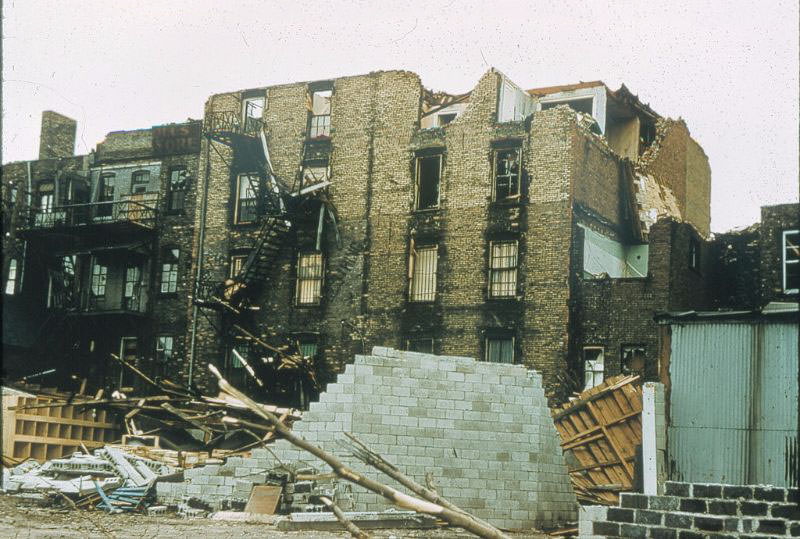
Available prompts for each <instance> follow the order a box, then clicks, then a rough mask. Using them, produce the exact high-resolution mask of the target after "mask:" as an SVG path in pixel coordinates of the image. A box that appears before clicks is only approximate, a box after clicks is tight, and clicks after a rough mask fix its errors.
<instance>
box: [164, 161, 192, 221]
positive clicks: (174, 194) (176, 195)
mask: <svg viewBox="0 0 800 539" xmlns="http://www.w3.org/2000/svg"><path fill="white" fill-rule="evenodd" d="M188 187H189V177H188V174H187V172H186V168H185V167H181V168H174V169H172V170H171V171H170V173H169V185H168V186H167V210H168V211H173V212H179V211H183V209H184V207H185V206H186V190H187V189H188Z"/></svg>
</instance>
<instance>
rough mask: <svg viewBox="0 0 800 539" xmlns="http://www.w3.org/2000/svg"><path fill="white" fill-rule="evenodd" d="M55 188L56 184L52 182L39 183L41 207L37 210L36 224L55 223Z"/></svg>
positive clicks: (46, 224)
mask: <svg viewBox="0 0 800 539" xmlns="http://www.w3.org/2000/svg"><path fill="white" fill-rule="evenodd" d="M54 189H55V185H54V184H53V183H52V182H47V183H43V184H40V185H39V193H38V196H39V209H38V211H37V212H36V224H37V225H38V226H51V225H52V224H53V215H52V213H53V207H54V206H55V192H54Z"/></svg>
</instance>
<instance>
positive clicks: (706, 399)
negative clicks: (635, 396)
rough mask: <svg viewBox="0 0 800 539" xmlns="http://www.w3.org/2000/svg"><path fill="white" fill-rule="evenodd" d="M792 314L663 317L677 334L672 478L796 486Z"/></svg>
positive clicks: (794, 323)
mask: <svg viewBox="0 0 800 539" xmlns="http://www.w3.org/2000/svg"><path fill="white" fill-rule="evenodd" d="M793 312H794V313H796V310H795V311H792V310H791V309H790V310H788V311H787V310H786V309H779V310H777V311H775V310H773V312H768V311H762V312H760V313H754V312H748V313H744V312H743V313H727V316H719V315H718V314H716V313H714V314H713V315H712V314H711V313H709V315H708V316H703V313H691V315H690V316H687V315H688V314H689V313H681V314H680V315H677V316H673V317H670V318H668V319H666V322H667V323H669V324H670V325H671V328H672V337H671V350H670V362H669V374H670V381H671V394H670V397H669V404H670V425H669V434H668V454H669V461H670V462H669V464H670V475H671V477H672V478H673V479H677V480H683V481H696V482H719V483H731V484H758V483H763V484H773V485H781V486H794V485H796V477H797V476H796V475H795V473H796V472H795V470H796V469H797V468H796V467H797V466H798V463H797V407H798V388H797V373H798V347H797V343H798V324H797V320H796V314H795V315H794V316H793V315H792V313H793ZM787 314H788V315H789V316H787ZM759 315H760V316H759Z"/></svg>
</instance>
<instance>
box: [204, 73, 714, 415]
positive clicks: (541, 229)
mask: <svg viewBox="0 0 800 539" xmlns="http://www.w3.org/2000/svg"><path fill="white" fill-rule="evenodd" d="M506 84H508V82H507V79H506V78H505V77H504V76H503V75H502V74H500V73H498V72H496V71H494V70H492V71H490V72H488V73H487V74H486V75H484V77H482V78H481V80H480V81H479V82H478V84H477V86H476V87H475V88H474V89H473V91H472V92H471V93H470V94H469V96H468V102H467V104H466V106H465V107H463V108H462V109H460V110H459V112H458V114H457V116H455V118H454V119H452V118H451V119H449V120H448V123H446V124H442V125H440V126H435V127H431V128H421V127H420V126H421V123H422V122H423V120H424V117H425V114H424V112H423V111H424V110H427V109H426V99H427V97H426V96H427V94H426V90H424V88H423V87H422V85H421V83H420V81H419V78H418V77H417V76H416V75H414V74H413V73H408V72H398V71H390V72H378V73H372V74H369V75H364V76H357V77H345V78H340V79H336V80H334V81H323V82H321V83H310V84H306V83H299V84H290V85H281V86H275V87H270V88H265V89H258V90H248V91H246V92H235V93H229V94H220V95H215V96H213V97H212V98H211V99H209V101H208V103H207V104H206V123H207V125H208V124H209V122H210V118H211V117H213V116H214V115H219V114H225V113H227V114H229V115H237V114H240V111H241V110H242V106H243V99H245V98H248V97H251V96H260V97H263V99H264V102H265V106H264V112H263V117H262V119H263V124H264V133H265V140H266V142H267V147H268V152H269V159H270V163H271V166H272V170H273V171H274V173H275V175H276V176H277V177H278V178H280V179H281V180H282V181H283V182H284V183H286V184H289V185H291V184H293V183H295V182H296V180H297V178H298V177H299V176H300V174H301V171H302V169H303V166H304V164H307V163H308V162H309V156H310V155H311V156H312V157H314V158H318V157H320V156H322V157H323V159H326V160H327V163H328V164H329V167H330V182H331V184H330V186H329V187H327V188H326V189H325V190H324V191H325V192H324V201H325V202H327V203H330V204H331V205H332V206H333V207H335V211H336V220H335V221H336V222H335V227H334V226H333V222H332V220H331V219H330V218H329V217H328V215H327V214H325V215H324V216H323V219H322V221H320V219H319V208H320V205H319V204H320V203H319V201H318V200H316V199H308V200H306V201H304V202H300V203H298V204H300V206H299V207H298V209H297V210H296V211H295V212H294V213H293V214H292V215H293V216H292V223H293V226H292V229H291V231H290V233H289V238H288V239H287V240H286V241H284V243H283V246H282V249H281V251H280V254H279V256H278V257H277V258H275V259H274V263H273V267H272V270H271V275H270V277H269V283H268V285H267V286H266V287H265V290H264V291H263V292H261V293H260V294H258V295H257V299H256V301H255V302H254V303H255V304H256V305H257V306H258V307H260V310H258V311H257V312H254V313H253V312H248V313H243V314H242V315H240V316H239V317H238V318H237V317H235V316H233V315H231V314H230V312H227V311H223V312H217V313H211V314H210V316H209V318H208V319H203V318H198V319H197V328H196V335H195V339H196V340H195V347H194V350H195V355H194V357H193V358H192V359H191V363H192V365H193V366H192V368H193V369H194V372H195V373H196V376H198V377H199V378H198V380H202V378H203V377H204V376H205V373H204V367H202V365H204V364H205V363H207V362H214V363H217V364H221V365H225V366H226V367H227V370H228V373H229V375H231V376H235V375H236V372H235V368H236V367H237V363H238V362H237V361H234V360H233V359H231V354H230V352H229V350H230V348H232V347H236V346H237V342H239V343H240V344H241V342H240V341H237V340H236V339H235V338H234V337H233V336H228V337H226V336H225V332H224V331H223V333H222V334H220V332H219V328H220V327H222V328H226V327H230V325H231V324H233V323H243V324H246V325H247V326H248V328H249V331H251V332H252V333H255V334H256V335H258V336H259V337H261V338H262V339H264V340H265V341H267V342H269V343H270V344H271V346H277V347H280V346H285V347H287V348H291V349H294V345H295V343H297V342H300V343H301V344H302V343H303V342H313V344H314V345H315V346H316V347H317V350H318V351H319V354H320V356H321V357H323V358H324V363H325V364H326V365H327V366H328V367H329V368H330V369H331V370H333V371H341V370H342V368H343V366H344V364H346V363H347V362H349V361H351V360H352V357H353V354H355V353H360V352H362V351H363V350H364V349H365V347H366V349H368V348H369V346H372V345H373V344H385V345H389V346H395V347H398V348H406V347H414V346H416V345H417V344H416V343H421V342H422V343H425V346H430V347H431V348H430V349H431V350H432V351H433V352H434V353H447V354H455V355H463V356H472V357H478V358H484V359H487V358H488V357H489V354H490V353H491V352H490V351H489V350H488V347H489V346H492V345H491V344H490V341H493V340H497V339H499V340H504V341H505V340H509V341H510V342H511V343H512V344H511V346H512V347H513V361H514V362H517V363H522V364H524V365H526V366H528V367H530V368H535V369H537V370H539V371H540V372H542V373H543V374H544V379H545V385H546V387H547V388H548V390H549V391H550V392H551V394H553V391H554V390H555V389H556V388H562V389H563V388H564V387H572V386H570V385H569V384H565V382H564V377H563V374H564V373H566V372H571V373H572V374H573V375H581V374H582V372H581V370H582V366H581V360H580V358H581V350H582V344H581V343H582V342H583V341H584V338H585V339H592V340H597V339H602V340H603V341H604V342H607V343H608V344H607V346H609V350H611V349H615V350H616V349H618V348H619V346H620V343H623V342H626V343H631V344H633V343H640V342H641V343H645V342H646V343H647V350H648V352H647V354H648V355H647V357H648V361H649V362H650V363H652V360H653V358H654V356H655V353H656V348H657V346H656V345H654V344H653V343H654V342H655V341H654V339H655V335H656V333H655V326H654V325H653V324H652V315H653V313H654V312H655V311H656V310H660V309H668V308H670V307H671V306H676V305H695V306H697V307H700V306H701V305H700V304H699V303H698V302H703V301H705V299H704V298H705V297H706V295H707V294H706V291H705V285H704V274H703V270H702V269H700V268H696V269H695V270H694V273H691V274H688V275H687V274H686V271H685V267H686V265H687V264H688V262H686V261H687V260H688V254H687V250H688V249H689V236H692V238H693V241H694V242H695V248H699V249H701V250H703V251H704V250H705V249H706V246H705V243H704V240H703V238H704V237H705V236H707V234H708V225H709V212H708V209H707V205H708V203H707V193H708V191H709V185H710V174H709V172H708V165H707V160H705V161H704V156H703V155H702V150H699V146H697V144H696V143H695V142H694V141H692V140H691V138H690V137H689V134H688V130H687V129H686V126H685V125H684V124H683V123H682V122H671V121H663V122H660V123H659V124H658V134H659V136H658V137H657V138H656V141H655V142H653V143H652V145H651V146H650V148H649V149H648V150H647V152H645V155H644V156H643V157H642V159H641V160H640V162H638V163H635V164H634V166H635V171H634V169H632V168H630V166H631V165H630V161H629V160H628V159H626V158H622V157H620V156H619V155H617V154H616V153H615V151H614V150H612V149H611V148H610V147H609V146H608V144H607V142H606V141H605V139H604V138H603V137H602V136H598V135H597V134H595V133H593V132H592V131H591V130H590V129H589V128H588V127H586V125H585V122H584V121H583V120H582V117H581V116H580V115H578V116H576V113H575V112H574V111H572V110H571V109H570V108H568V107H563V106H562V107H556V108H553V109H550V110H544V111H536V112H533V113H532V114H527V115H526V114H520V115H518V116H516V117H514V118H510V119H507V118H501V114H503V113H501V111H500V108H501V103H502V102H503V100H504V99H508V97H507V95H508V94H504V93H503V92H505V91H506V90H504V88H505V85H506ZM317 88H328V89H330V90H332V95H331V101H330V136H329V138H326V139H325V140H322V141H320V140H316V139H312V138H311V137H309V117H310V114H311V113H310V112H309V106H310V105H309V103H310V102H311V101H312V94H313V92H314V91H315V89H317ZM445 108H446V106H445ZM449 110H454V109H449ZM499 119H502V120H503V121H498V120H499ZM506 120H509V121H506ZM209 140H210V139H208V138H207V139H206V140H205V141H204V146H203V150H202V155H201V164H200V168H201V170H203V169H204V167H208V176H207V180H206V181H207V187H203V188H201V189H198V192H197V197H198V201H197V204H196V208H197V210H196V211H197V216H196V220H197V222H198V223H200V222H201V221H202V212H203V211H204V210H203V207H202V206H203V200H205V201H206V202H207V207H206V208H205V230H204V231H203V242H202V243H201V242H199V241H198V242H196V243H195V250H194V253H195V255H196V257H197V255H199V254H200V250H201V249H202V257H199V258H198V260H200V263H201V264H202V268H201V273H202V274H203V276H204V278H206V279H208V280H209V281H211V282H214V281H216V282H222V281H223V280H224V279H225V278H227V277H228V276H229V275H230V276H232V274H231V270H230V264H231V262H232V258H231V257H232V256H236V255H237V253H242V252H247V251H248V250H249V249H252V248H253V245H254V236H255V234H256V231H257V228H258V227H257V224H255V223H254V224H245V225H237V224H234V212H235V205H236V204H237V202H236V200H232V199H234V198H235V197H236V194H235V193H236V191H235V189H236V181H237V177H238V175H239V174H242V173H247V172H253V171H252V170H251V169H252V168H253V167H254V166H255V165H254V162H253V161H252V159H251V157H250V156H249V155H248V151H250V150H246V149H245V148H242V147H237V146H236V145H235V144H220V143H219V142H215V141H212V142H209ZM659 141H663V142H665V144H667V146H666V147H663V148H662V147H659V146H658V144H659ZM503 148H519V149H520V151H521V159H522V167H521V171H520V183H521V188H520V192H519V196H517V197H511V198H508V199H504V200H495V198H494V196H493V193H494V188H495V187H494V182H495V166H496V161H495V160H496V159H497V154H498V152H499V151H500V150H502V149H503ZM698 150H699V151H698ZM648 152H649V153H648ZM689 155H691V158H690V157H688V156H689ZM431 156H434V157H435V156H440V157H438V159H440V161H439V162H440V167H441V168H440V170H441V177H440V178H439V184H438V192H437V203H436V204H433V206H432V207H430V208H423V209H418V205H417V203H418V197H419V196H420V195H419V192H418V189H420V187H419V182H420V174H421V173H420V172H419V171H418V169H417V166H418V160H419V159H423V158H426V157H431ZM678 169H679V170H680V174H678V175H676V174H675V171H676V170H678ZM635 173H636V174H644V175H649V176H650V177H652V178H655V181H657V182H661V179H660V178H662V177H670V178H672V180H670V181H674V182H675V185H672V184H670V183H669V182H667V181H664V184H663V186H662V190H665V191H670V193H671V194H670V196H671V197H672V198H671V200H676V201H678V202H677V206H676V209H675V211H674V213H675V214H677V215H674V214H673V213H670V211H671V209H670V207H668V206H664V207H655V208H651V207H649V206H647V205H646V203H643V202H642V201H641V199H640V198H641V197H638V198H636V195H637V193H636V192H632V189H636V185H638V184H637V183H636V181H635V180H632V179H631V178H633V174H635ZM689 184H693V186H692V187H691V188H690V187H688V185H689ZM691 189H694V190H695V191H694V193H700V194H698V195H697V196H699V197H700V199H701V200H700V201H699V202H692V203H689V202H688V201H687V198H688V196H689V195H688V191H689V190H691ZM703 197H705V200H706V202H705V203H704V202H703V201H702V200H703ZM637 204H638V205H637ZM642 204H644V206H643V205H642ZM704 204H705V206H706V208H705V209H704V208H703V205H704ZM651 209H653V210H655V212H656V214H657V215H661V216H667V217H669V216H672V217H673V218H675V219H678V220H685V221H689V223H691V224H685V225H681V224H679V223H677V222H669V223H668V224H659V225H658V226H654V227H652V228H650V234H651V236H650V239H649V241H650V243H649V245H650V247H651V264H652V265H653V267H652V269H651V270H650V271H651V273H650V274H648V269H647V266H646V264H645V270H644V271H645V275H643V276H642V279H640V282H639V281H637V282H631V283H624V282H617V280H616V279H613V282H609V283H606V284H605V285H600V284H595V283H590V284H587V283H583V282H581V279H580V275H581V262H580V256H581V253H580V250H579V248H578V247H579V246H578V245H577V243H578V242H579V241H581V240H580V239H579V237H578V232H579V230H578V228H579V227H578V224H581V225H582V226H588V227H593V228H594V229H595V230H596V231H597V233H598V234H601V235H603V236H604V237H607V238H609V239H611V240H613V241H615V242H618V243H620V245H623V246H624V245H629V244H631V245H633V244H635V245H646V244H647V239H646V235H647V231H648V226H647V225H645V224H643V223H642V222H641V221H640V216H639V213H641V212H647V211H649V210H651ZM651 213H652V212H651ZM320 222H322V223H323V224H324V226H323V227H322V229H321V230H322V231H321V232H320ZM692 225H694V226H692ZM695 230H697V231H699V233H698V232H697V231H695ZM642 235H644V236H645V237H644V238H643V237H642ZM495 242H506V243H511V242H514V245H515V247H514V249H515V256H516V260H517V263H516V276H515V283H514V285H513V286H514V292H513V293H511V294H506V295H503V296H501V297H492V295H491V294H490V280H491V274H492V267H491V264H492V263H493V262H492V256H493V255H492V247H491V245H492V244H493V243H495ZM698 245H699V247H697V246H698ZM423 248H429V249H430V248H435V253H436V265H435V280H434V282H435V290H434V291H433V292H432V294H431V297H432V299H431V300H430V301H414V298H412V290H411V287H412V284H411V283H412V280H413V278H414V277H413V273H414V271H415V270H414V266H413V261H412V260H416V257H417V256H418V249H423ZM660 249H664V252H660V251H659V250H660ZM657 251H658V252H657ZM310 252H320V253H321V254H322V258H323V259H324V267H325V274H324V282H323V285H322V294H321V299H320V302H319V304H318V305H298V304H297V303H298V301H297V298H298V291H297V286H298V282H299V281H298V269H297V268H298V259H299V257H300V256H302V255H303V254H304V253H310ZM697 254H698V256H700V257H701V258H700V260H703V261H705V260H706V259H707V257H706V256H705V255H704V254H703V253H697ZM682 257H687V258H682ZM662 258H663V259H665V261H662ZM603 286H605V288H603ZM681 286H686V287H687V290H686V291H685V292H683V293H678V292H677V289H678V287H681ZM601 298H605V299H601ZM610 298H614V299H613V301H612V300H611V299H610ZM631 300H634V303H635V304H636V307H635V308H631ZM614 302H616V305H617V307H615V308H617V309H622V310H624V311H626V314H625V315H624V316H619V317H617V316H614V315H613V313H611V312H610V310H609V305H610V304H611V303H614ZM703 305H705V304H704V303H703ZM601 311H602V312H601ZM643 317H644V319H643ZM618 325H621V326H623V327H616V326H618ZM640 331H644V332H645V333H646V335H641V334H639V332H640ZM240 349H243V348H242V347H241V346H240V347H239V348H237V350H238V351H239V352H241V350H240ZM615 354H616V352H615ZM268 355H269V354H268V353H266V352H263V351H262V352H259V353H255V354H254V355H253V357H252V358H251V359H253V360H255V361H256V363H258V358H259V357H264V356H268ZM266 359H268V358H266ZM650 363H648V364H650ZM651 367H652V365H651ZM618 370H619V361H616V362H615V361H610V362H609V369H608V374H614V373H615V371H618ZM651 370H652V369H651ZM648 372H650V371H648ZM240 373H241V380H242V381H243V382H244V381H245V380H246V379H247V378H249V377H247V376H246V375H244V371H243V370H240ZM282 391H283V392H284V393H286V392H290V391H291V385H290V383H289V382H288V381H287V384H286V385H285V386H284V388H283V389H282ZM276 399H277V400H279V399H280V391H279V392H278V394H276V395H273V400H276Z"/></svg>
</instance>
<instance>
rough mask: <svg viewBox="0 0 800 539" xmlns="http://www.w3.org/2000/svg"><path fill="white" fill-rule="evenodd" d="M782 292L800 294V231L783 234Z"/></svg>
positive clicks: (786, 231) (787, 231) (789, 231)
mask: <svg viewBox="0 0 800 539" xmlns="http://www.w3.org/2000/svg"><path fill="white" fill-rule="evenodd" d="M783 292H784V293H785V294H797V293H798V292H800V230H785V231H784V232H783Z"/></svg>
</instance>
